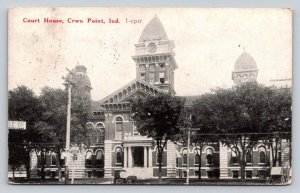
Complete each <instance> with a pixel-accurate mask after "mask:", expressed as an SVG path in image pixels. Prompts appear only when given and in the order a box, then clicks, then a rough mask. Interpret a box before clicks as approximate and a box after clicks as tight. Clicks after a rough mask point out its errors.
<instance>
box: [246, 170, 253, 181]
mask: <svg viewBox="0 0 300 193" xmlns="http://www.w3.org/2000/svg"><path fill="white" fill-rule="evenodd" d="M246 178H249V179H251V178H252V171H251V170H246Z"/></svg>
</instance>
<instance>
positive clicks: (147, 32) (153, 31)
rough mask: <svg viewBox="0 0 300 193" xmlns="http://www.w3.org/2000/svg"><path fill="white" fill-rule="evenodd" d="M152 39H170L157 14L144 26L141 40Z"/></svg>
mask: <svg viewBox="0 0 300 193" xmlns="http://www.w3.org/2000/svg"><path fill="white" fill-rule="evenodd" d="M151 40H168V36H167V34H166V31H165V29H164V27H163V25H162V24H161V22H160V20H159V18H158V17H157V16H156V15H155V16H154V18H153V19H152V20H151V21H150V22H149V23H148V24H147V25H146V27H145V28H144V30H143V32H142V35H141V36H140V39H139V42H145V41H151Z"/></svg>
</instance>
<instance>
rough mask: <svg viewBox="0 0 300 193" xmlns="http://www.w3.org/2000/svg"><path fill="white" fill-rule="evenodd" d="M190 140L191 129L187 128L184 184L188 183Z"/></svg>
mask: <svg viewBox="0 0 300 193" xmlns="http://www.w3.org/2000/svg"><path fill="white" fill-rule="evenodd" d="M190 140H191V129H190V128H188V142H187V161H186V184H189V183H190Z"/></svg>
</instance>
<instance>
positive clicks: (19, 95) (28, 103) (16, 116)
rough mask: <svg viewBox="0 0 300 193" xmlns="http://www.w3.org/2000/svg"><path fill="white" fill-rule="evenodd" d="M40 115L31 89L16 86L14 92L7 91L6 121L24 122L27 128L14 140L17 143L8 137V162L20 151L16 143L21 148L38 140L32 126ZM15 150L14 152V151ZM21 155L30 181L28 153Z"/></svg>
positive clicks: (38, 105)
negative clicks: (26, 143) (25, 143)
mask: <svg viewBox="0 0 300 193" xmlns="http://www.w3.org/2000/svg"><path fill="white" fill-rule="evenodd" d="M41 114H42V108H41V104H40V101H39V100H38V97H37V96H36V95H35V94H34V93H33V91H32V90H31V89H29V88H27V87H26V86H18V87H17V88H15V89H14V90H11V91H9V93H8V119H9V120H15V121H25V122H26V127H27V128H26V131H25V132H23V134H22V135H20V136H19V137H18V138H17V139H16V140H17V141H14V142H13V141H10V140H11V139H12V138H11V137H9V141H8V144H9V157H10V158H11V159H9V161H13V160H14V158H13V157H14V155H15V152H14V151H16V152H18V151H19V150H20V146H16V143H18V144H19V145H22V146H23V145H24V144H23V143H24V141H26V142H30V141H35V140H36V139H38V138H39V137H38V133H37V132H36V130H35V128H34V124H35V123H36V122H37V120H39V119H40V118H41ZM12 143H15V144H12ZM15 148H16V150H14V149H15ZM24 151H25V149H24ZM23 155H24V156H23V157H22V162H23V163H24V164H25V166H26V173H27V178H28V179H30V155H29V152H27V153H26V154H23ZM11 156H12V157H11ZM15 161H16V160H15ZM16 162H17V161H16ZM9 164H12V162H9Z"/></svg>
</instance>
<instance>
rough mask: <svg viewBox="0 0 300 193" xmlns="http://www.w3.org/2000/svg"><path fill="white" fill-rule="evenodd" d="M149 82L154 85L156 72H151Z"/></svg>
mask: <svg viewBox="0 0 300 193" xmlns="http://www.w3.org/2000/svg"><path fill="white" fill-rule="evenodd" d="M149 82H150V84H154V82H155V73H154V72H150V74H149Z"/></svg>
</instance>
